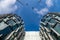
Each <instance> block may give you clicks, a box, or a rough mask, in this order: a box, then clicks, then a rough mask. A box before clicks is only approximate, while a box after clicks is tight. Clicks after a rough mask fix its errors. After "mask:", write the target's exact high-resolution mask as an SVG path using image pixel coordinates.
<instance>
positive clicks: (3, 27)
mask: <svg viewBox="0 0 60 40" xmlns="http://www.w3.org/2000/svg"><path fill="white" fill-rule="evenodd" d="M7 26H8V25H7V24H5V23H4V22H1V23H0V30H3V29H5V28H6V27H7Z"/></svg>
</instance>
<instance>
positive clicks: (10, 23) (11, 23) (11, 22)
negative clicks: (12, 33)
mask: <svg viewBox="0 0 60 40" xmlns="http://www.w3.org/2000/svg"><path fill="white" fill-rule="evenodd" d="M7 23H8V24H9V25H14V24H15V22H14V21H13V20H9V21H8V22H7Z"/></svg>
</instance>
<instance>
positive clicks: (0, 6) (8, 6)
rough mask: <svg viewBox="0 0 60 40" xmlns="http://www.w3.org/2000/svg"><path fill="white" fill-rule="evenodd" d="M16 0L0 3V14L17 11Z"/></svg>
mask: <svg viewBox="0 0 60 40" xmlns="http://www.w3.org/2000/svg"><path fill="white" fill-rule="evenodd" d="M15 3H16V0H2V1H0V14H5V13H11V12H13V11H15V10H16V9H17V6H16V5H15Z"/></svg>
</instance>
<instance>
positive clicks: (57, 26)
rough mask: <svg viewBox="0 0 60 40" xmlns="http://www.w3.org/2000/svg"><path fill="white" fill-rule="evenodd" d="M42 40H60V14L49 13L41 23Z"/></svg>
mask: <svg viewBox="0 0 60 40" xmlns="http://www.w3.org/2000/svg"><path fill="white" fill-rule="evenodd" d="M40 36H41V38H42V40H60V13H48V14H47V15H45V16H44V17H43V18H42V19H41V21H40Z"/></svg>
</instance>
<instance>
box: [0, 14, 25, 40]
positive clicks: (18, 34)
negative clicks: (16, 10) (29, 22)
mask: <svg viewBox="0 0 60 40" xmlns="http://www.w3.org/2000/svg"><path fill="white" fill-rule="evenodd" d="M24 36H25V31H24V22H23V20H22V18H21V17H20V16H17V15H16V14H3V15H0V40H22V39H23V38H24Z"/></svg>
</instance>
